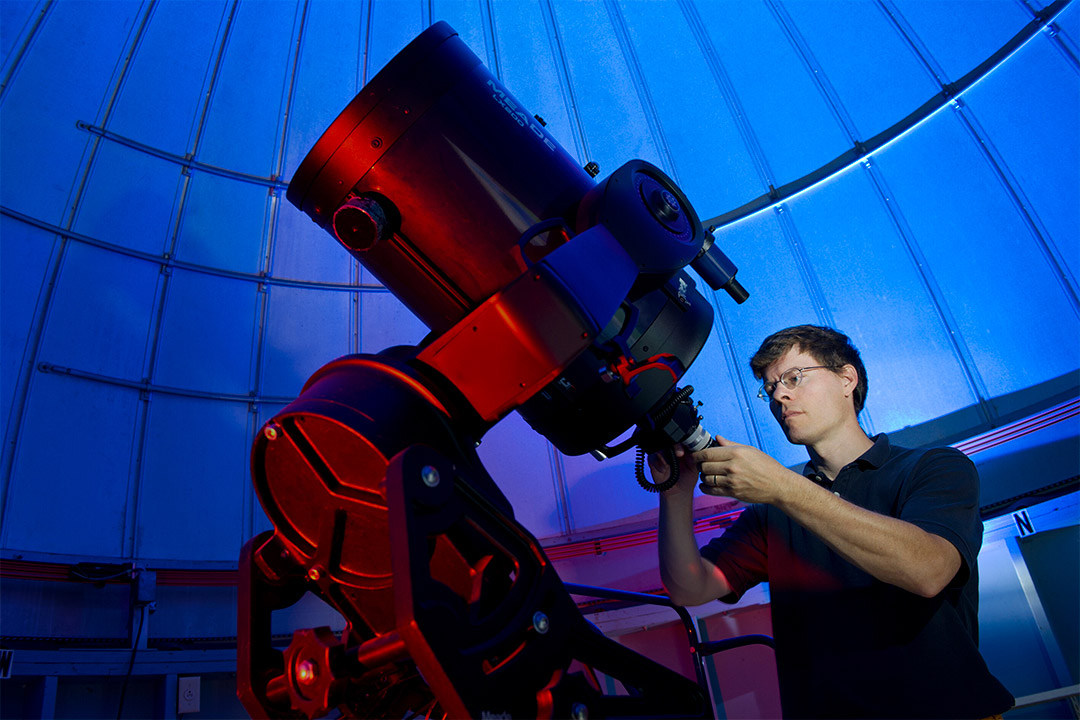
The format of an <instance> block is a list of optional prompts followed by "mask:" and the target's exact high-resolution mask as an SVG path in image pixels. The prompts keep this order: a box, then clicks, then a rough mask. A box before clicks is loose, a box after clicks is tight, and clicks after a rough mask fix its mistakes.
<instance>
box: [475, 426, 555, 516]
mask: <svg viewBox="0 0 1080 720" xmlns="http://www.w3.org/2000/svg"><path fill="white" fill-rule="evenodd" d="M476 452H477V454H479V456H480V460H481V461H482V462H483V463H484V466H485V467H486V468H487V469H488V472H489V473H490V474H491V477H492V479H493V480H494V481H495V484H496V485H498V486H499V488H500V489H501V490H502V491H503V493H504V494H505V495H506V497H507V499H508V500H510V502H511V503H512V504H513V506H514V517H515V518H516V519H517V521H518V522H520V523H521V524H522V525H524V526H525V527H526V528H528V529H529V532H531V533H532V534H533V535H535V536H537V537H557V536H559V535H563V534H565V533H567V532H569V531H571V530H572V529H573V528H574V524H573V518H568V517H567V516H566V515H565V513H566V512H567V511H568V507H567V504H566V497H565V488H562V487H560V485H561V483H560V479H559V472H561V470H562V468H561V456H559V454H558V451H556V450H554V449H553V448H552V447H551V446H550V444H549V443H548V442H547V440H545V439H544V438H543V437H541V436H540V435H538V434H537V433H536V431H534V430H533V429H532V428H531V427H529V425H528V424H527V423H526V422H525V420H524V419H522V417H521V416H520V415H518V414H517V413H516V412H515V413H510V414H509V415H507V416H506V417H505V418H503V419H502V420H500V421H499V422H498V424H496V425H495V427H493V428H492V429H491V430H489V431H488V433H487V435H485V436H484V440H483V442H481V443H480V446H479V447H478V448H477V449H476ZM553 464H554V467H553Z"/></svg>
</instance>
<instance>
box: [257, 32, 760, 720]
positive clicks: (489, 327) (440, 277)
mask: <svg viewBox="0 0 1080 720" xmlns="http://www.w3.org/2000/svg"><path fill="white" fill-rule="evenodd" d="M598 174H599V172H598V168H597V167H596V166H595V164H594V163H589V164H588V165H586V166H585V167H584V168H583V167H580V166H579V164H578V163H577V162H576V161H575V160H574V159H573V158H572V157H570V155H569V154H568V153H567V152H566V151H565V150H564V149H563V148H562V147H561V146H560V145H559V143H558V142H557V141H556V140H555V139H554V138H553V137H552V136H551V134H550V133H549V132H548V131H547V129H546V127H545V123H544V121H543V119H542V118H540V117H539V116H536V115H532V114H530V113H529V112H528V111H527V110H525V108H524V107H523V106H522V104H521V103H520V101H518V100H517V99H516V98H514V97H513V95H512V94H511V93H510V92H509V90H507V89H506V88H505V87H504V86H503V85H502V84H501V83H500V82H499V81H498V80H497V79H496V78H495V77H494V76H492V75H491V73H490V72H488V70H487V69H486V68H485V67H484V66H483V64H482V63H481V62H480V60H479V59H478V58H477V57H476V56H475V55H474V54H473V53H472V52H471V51H470V50H469V49H468V48H467V47H466V45H465V44H464V42H462V41H461V39H460V38H459V37H458V36H457V34H456V33H455V32H454V31H453V29H452V28H450V26H449V25H447V24H446V23H443V22H439V23H436V24H434V25H432V26H431V27H430V28H428V29H427V30H425V31H424V32H423V33H421V34H420V35H419V36H418V37H417V38H416V39H414V40H413V41H412V42H411V43H410V44H409V45H408V46H407V47H405V49H403V50H402V51H401V52H400V53H399V54H398V55H397V56H395V57H394V58H393V59H392V60H391V61H390V62H389V63H388V64H387V65H386V67H385V68H383V69H382V70H381V71H380V72H379V73H378V74H377V75H376V76H375V77H374V78H373V79H372V80H371V81H370V82H369V83H368V84H367V85H366V86H365V87H364V88H363V89H362V90H361V91H360V93H359V94H358V95H357V96H356V97H355V98H354V99H353V100H352V102H350V103H349V105H348V106H347V107H346V108H345V109H344V111H343V112H342V113H341V114H340V115H339V116H338V117H337V119H336V120H334V121H333V123H332V124H331V125H330V126H329V128H328V129H327V130H326V132H325V133H324V134H323V136H322V137H321V138H320V139H319V141H318V142H317V143H316V144H315V145H314V147H313V148H312V149H311V151H310V152H309V153H308V155H307V156H306V158H305V159H304V160H303V162H302V163H301V164H300V166H299V168H298V169H297V171H296V173H295V175H294V176H293V178H292V181H291V182H290V184H289V188H288V192H287V197H288V200H289V201H290V202H291V203H292V204H293V205H295V206H296V207H297V208H299V210H301V211H302V212H304V213H305V214H307V215H308V216H309V217H310V218H311V219H312V220H313V221H314V222H315V223H316V224H318V225H319V226H320V227H321V228H323V229H324V230H325V231H326V232H327V233H328V234H329V235H331V236H332V237H333V238H335V239H336V240H337V242H339V243H340V244H341V245H342V246H343V248H344V249H345V250H346V251H347V252H348V253H349V254H351V255H352V256H353V257H354V258H356V259H357V260H358V261H359V262H360V263H362V264H363V265H364V267H365V268H366V269H367V270H369V271H370V272H371V273H372V274H373V275H374V276H375V277H376V278H378V279H379V281H380V282H382V284H383V285H384V286H385V287H386V288H387V289H388V290H389V291H390V292H391V293H393V294H394V295H395V296H396V297H397V298H399V299H400V300H401V302H402V303H403V304H404V305H405V306H406V307H407V308H408V309H409V310H411V311H412V312H413V313H414V314H415V315H416V316H417V317H418V318H419V319H420V320H421V321H422V322H423V323H424V324H425V325H426V326H427V328H428V329H429V330H430V333H429V334H428V335H427V336H426V337H425V338H424V339H423V340H422V341H421V342H419V343H418V344H417V345H416V346H397V347H391V348H387V349H385V350H383V351H381V352H379V353H377V354H358V355H349V356H345V357H342V358H338V359H336V360H334V361H332V362H330V363H329V364H327V365H325V366H324V367H322V368H321V369H320V370H318V371H317V372H316V373H315V374H314V375H313V376H312V377H311V378H310V379H309V380H308V381H307V383H306V384H305V386H304V388H303V389H302V391H301V392H300V394H299V396H298V397H297V399H296V400H295V401H294V402H292V403H291V404H290V405H288V406H287V407H286V408H284V409H283V410H282V411H281V412H279V413H278V414H277V415H275V416H274V417H273V418H271V419H270V420H269V421H268V422H267V423H266V424H265V425H264V426H263V428H262V429H261V431H260V432H259V433H258V435H257V438H256V441H255V443H254V446H253V448H252V480H253V483H254V486H255V489H256V493H257V495H258V497H259V501H260V503H261V505H262V507H263V509H264V511H265V512H266V515H267V517H268V518H269V519H270V522H271V523H272V524H273V528H274V529H273V530H270V531H267V532H265V533H262V534H261V535H259V536H257V537H255V538H253V539H252V540H251V541H249V542H248V543H247V545H245V547H244V549H243V552H242V554H241V559H240V577H241V582H240V596H239V625H238V635H239V641H238V665H237V669H238V694H239V696H240V698H241V700H242V702H243V703H244V706H245V708H246V709H247V710H248V712H250V713H251V714H252V716H254V717H308V718H314V717H321V716H322V715H325V714H326V713H327V712H329V711H331V710H333V709H337V710H339V711H340V712H342V713H343V714H344V715H345V716H346V717H399V718H400V717H403V716H404V715H406V714H407V713H410V712H412V713H421V714H422V713H424V712H427V713H428V714H432V713H434V715H433V716H436V717H438V716H442V715H443V714H445V715H446V716H449V717H474V718H480V717H536V718H540V717H572V716H575V717H580V716H581V714H582V712H585V713H586V715H587V716H588V717H594V718H596V717H653V718H656V717H708V716H709V713H710V712H711V710H710V708H709V704H708V700H707V697H705V696H704V694H703V692H702V690H701V688H700V687H699V686H698V685H697V684H695V683H693V682H691V681H689V680H687V679H686V678H683V677H682V676H681V675H679V674H677V673H675V672H673V671H671V670H670V669H668V668H665V667H663V666H661V665H659V664H657V663H655V662H652V661H650V660H648V659H646V658H644V657H642V656H640V655H637V654H636V653H633V652H632V651H630V650H628V649H626V648H624V647H622V646H621V645H619V644H618V643H616V642H614V641H613V640H610V639H608V638H605V637H604V636H603V635H602V634H601V633H599V631H597V630H596V629H595V628H593V626H592V625H591V624H589V623H588V622H587V621H586V620H585V619H584V617H583V616H582V615H581V613H580V611H579V610H578V608H577V607H576V605H575V604H574V602H573V600H572V599H571V597H570V594H569V593H568V592H567V591H566V589H565V588H564V587H563V585H562V583H561V581H560V579H559V578H558V575H557V573H556V572H555V570H554V569H553V567H552V565H551V563H550V561H549V560H548V558H547V556H546V555H545V553H544V551H543V549H542V548H541V546H540V544H539V543H538V542H537V540H536V539H535V538H534V537H533V536H532V535H531V534H530V533H529V531H528V530H527V529H526V528H524V527H523V526H522V525H521V524H520V523H518V522H517V521H516V520H515V519H514V512H513V508H512V506H511V504H510V502H509V501H508V500H507V499H506V497H505V495H504V494H503V493H502V492H501V490H500V489H499V482H498V480H499V479H498V478H493V477H491V476H490V475H489V474H488V472H487V471H486V470H485V468H484V467H483V464H482V463H481V462H480V460H479V458H478V456H477V454H476V451H475V448H476V446H477V445H478V444H479V442H480V440H481V439H482V438H483V436H484V434H485V433H486V432H487V431H488V430H489V429H490V428H491V427H492V426H494V425H495V424H496V423H497V422H499V420H501V419H502V418H504V417H505V416H506V415H507V414H509V413H510V412H514V411H517V412H518V413H519V414H520V415H521V416H522V417H523V418H524V419H525V420H526V421H527V423H528V424H529V426H530V427H531V428H532V429H533V430H535V431H536V432H537V433H539V434H540V435H542V436H544V437H545V438H547V439H548V440H549V441H550V442H551V443H552V445H554V446H555V447H556V448H557V449H558V450H559V451H561V452H562V453H564V454H567V455H583V454H585V453H591V454H593V455H594V456H595V457H597V458H598V459H601V460H602V459H606V458H610V457H613V456H615V455H618V454H620V453H623V452H625V451H627V450H629V449H631V448H634V447H636V448H637V452H638V453H639V459H638V462H637V470H636V472H637V476H638V477H637V480H638V483H639V484H640V485H641V486H642V487H643V488H645V489H646V490H650V491H662V490H664V489H666V487H665V485H659V486H658V485H655V484H653V483H651V482H650V481H648V480H647V479H646V478H645V477H644V472H643V469H642V467H643V464H644V463H643V460H642V458H643V457H644V454H645V453H649V452H667V453H671V454H670V455H669V459H670V460H671V462H672V466H674V465H675V461H674V455H673V451H672V448H673V447H674V445H675V444H677V443H682V444H684V445H686V446H687V447H689V448H690V449H691V450H696V449H700V448H703V447H705V446H707V445H708V444H709V442H710V441H711V436H710V435H709V433H708V431H707V430H705V429H704V428H703V427H702V426H701V424H700V417H699V416H698V414H697V409H696V406H695V405H694V402H693V399H692V388H690V387H679V385H678V383H679V381H680V380H681V378H682V377H683V375H684V374H685V373H686V371H687V369H688V368H689V367H690V365H691V364H692V363H693V362H694V360H695V358H696V357H697V355H698V354H699V352H700V350H701V349H702V347H703V346H704V344H705V341H706V339H707V338H708V336H709V333H710V331H711V329H712V322H713V309H712V306H711V304H710V302H709V300H708V299H707V298H706V297H705V296H704V295H702V294H701V293H700V292H699V291H698V289H697V282H696V280H695V279H694V278H693V277H692V276H691V275H690V274H689V273H688V272H687V271H686V268H687V267H689V268H692V269H693V270H694V271H695V273H696V274H697V276H698V277H700V278H701V279H702V280H703V281H704V282H705V283H707V284H708V285H709V286H710V287H711V288H712V289H714V290H721V289H722V290H724V291H726V292H727V293H728V294H729V295H730V296H731V297H732V298H733V299H734V300H735V301H736V302H740V303H741V302H743V301H744V300H745V299H746V297H747V294H746V291H745V290H744V289H743V288H742V286H741V285H740V284H739V282H738V281H737V280H736V279H735V275H736V272H737V268H736V267H735V265H734V264H733V263H732V262H731V261H730V260H729V259H728V258H727V256H726V255H725V254H724V253H723V252H722V251H721V250H720V248H719V247H718V246H717V244H716V243H715V241H714V238H713V236H712V234H711V233H710V232H708V231H706V230H705V229H704V228H703V227H702V225H701V222H700V220H699V218H698V216H697V214H696V213H695V211H694V209H693V206H692V205H691V203H690V201H689V199H688V198H687V197H686V196H685V195H684V194H683V192H682V191H681V190H680V189H679V188H678V187H677V186H676V184H675V183H674V182H673V181H672V180H671V179H670V178H669V177H668V176H667V175H665V174H664V173H663V172H662V171H661V170H660V169H659V168H657V167H655V166H653V165H651V164H649V163H647V162H644V161H642V160H631V161H629V162H627V163H626V164H624V165H623V166H621V167H619V168H617V169H616V170H615V171H614V172H612V173H611V174H610V175H608V176H607V177H606V178H605V179H603V180H601V181H599V182H597V181H596V179H595V178H596V176H597V175H598ZM631 429H632V431H631ZM669 482H674V479H672V480H671V481H669ZM305 593H312V594H313V595H315V596H316V597H318V598H319V599H320V600H322V601H323V602H325V603H326V604H327V605H329V606H331V607H332V608H334V609H335V610H336V611H338V612H339V613H340V614H341V615H342V616H343V617H344V618H345V620H346V623H347V625H346V629H345V631H344V632H342V633H340V635H339V634H335V633H332V632H330V630H329V629H328V628H317V629H305V630H299V631H297V632H296V633H294V634H293V638H292V642H291V644H290V645H289V646H288V648H286V649H284V650H281V649H278V648H275V647H274V646H273V644H272V642H271V636H270V619H271V615H272V614H273V613H274V612H276V611H278V610H282V609H284V608H287V607H289V606H291V605H293V604H295V603H296V602H297V601H298V600H299V598H300V597H302V596H303V595H304V594H305ZM575 661H576V663H577V664H575ZM572 665H573V666H574V667H578V666H579V665H583V666H586V667H588V668H590V669H594V668H595V669H597V670H600V671H602V672H603V673H605V674H606V675H608V677H610V678H613V679H616V680H618V681H619V682H620V683H621V684H622V685H623V687H624V688H625V689H626V691H627V692H626V693H624V694H620V695H615V694H610V693H606V692H605V691H604V690H603V688H601V687H600V686H599V685H598V684H597V683H596V682H595V681H594V680H595V676H594V675H591V674H590V673H589V672H584V673H583V672H571V666H572Z"/></svg>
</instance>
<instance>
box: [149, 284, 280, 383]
mask: <svg viewBox="0 0 1080 720" xmlns="http://www.w3.org/2000/svg"><path fill="white" fill-rule="evenodd" d="M259 304H260V297H259V291H258V284H257V283H254V282H244V281H237V280H232V279H226V278H221V277H217V276H214V275H206V274H204V273H198V272H189V271H185V270H180V269H175V270H173V271H172V274H171V275H170V277H169V285H168V295H167V298H166V301H165V313H164V316H163V318H162V323H161V338H160V341H159V344H158V348H157V354H156V357H155V363H154V367H155V371H154V382H155V384H157V385H164V386H167V387H173V388H182V389H187V390H198V391H203V392H209V393H223V394H227V395H239V396H241V397H244V396H247V394H248V393H249V392H250V391H251V388H252V387H253V383H252V365H253V363H252V358H253V356H254V348H255V337H254V328H256V327H257V322H258V315H257V312H258V305H259Z"/></svg>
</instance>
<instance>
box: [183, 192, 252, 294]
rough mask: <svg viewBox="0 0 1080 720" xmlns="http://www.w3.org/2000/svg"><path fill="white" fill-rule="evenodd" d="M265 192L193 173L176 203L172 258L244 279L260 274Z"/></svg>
mask: <svg viewBox="0 0 1080 720" xmlns="http://www.w3.org/2000/svg"><path fill="white" fill-rule="evenodd" d="M270 192H271V191H270V189H269V188H267V187H266V186H263V185H257V184H253V183H246V182H238V181H237V180H234V179H231V178H224V177H219V176H217V175H211V174H209V173H193V174H192V177H191V181H190V183H189V184H188V186H187V188H186V193H185V195H184V196H183V198H182V201H183V206H182V209H181V212H182V219H181V222H180V237H179V240H178V241H177V244H176V258H177V259H178V260H181V261H183V262H185V263H191V264H194V265H202V266H205V267H209V268H219V269H222V270H230V271H233V272H238V273H245V274H248V275H258V274H259V272H260V271H262V269H263V267H264V263H265V254H266V246H265V243H266V232H267V225H268V224H269V223H268V222H267V220H268V215H267V213H268V212H269V211H270V210H271V194H270Z"/></svg>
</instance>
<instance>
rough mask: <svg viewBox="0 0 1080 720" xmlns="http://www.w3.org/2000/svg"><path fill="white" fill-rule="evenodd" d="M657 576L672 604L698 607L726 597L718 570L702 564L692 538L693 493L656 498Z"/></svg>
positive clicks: (665, 495)
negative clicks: (657, 505)
mask: <svg viewBox="0 0 1080 720" xmlns="http://www.w3.org/2000/svg"><path fill="white" fill-rule="evenodd" d="M657 534H658V538H657V539H658V546H659V555H660V577H661V579H662V580H663V582H664V588H665V589H667V591H668V595H670V596H671V600H672V602H674V603H675V604H676V605H684V606H685V605H701V604H702V603H706V602H709V601H710V600H715V599H716V598H718V597H722V596H724V595H727V594H728V593H729V592H730V588H729V587H728V586H727V583H726V582H724V581H723V580H722V576H720V574H719V571H718V570H716V569H715V568H714V567H712V566H711V563H708V564H707V563H706V562H705V561H704V559H703V558H702V557H701V553H700V552H699V550H698V546H697V538H695V537H694V496H693V493H685V494H684V493H665V494H662V495H661V496H660V521H659V528H658V533H657Z"/></svg>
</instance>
